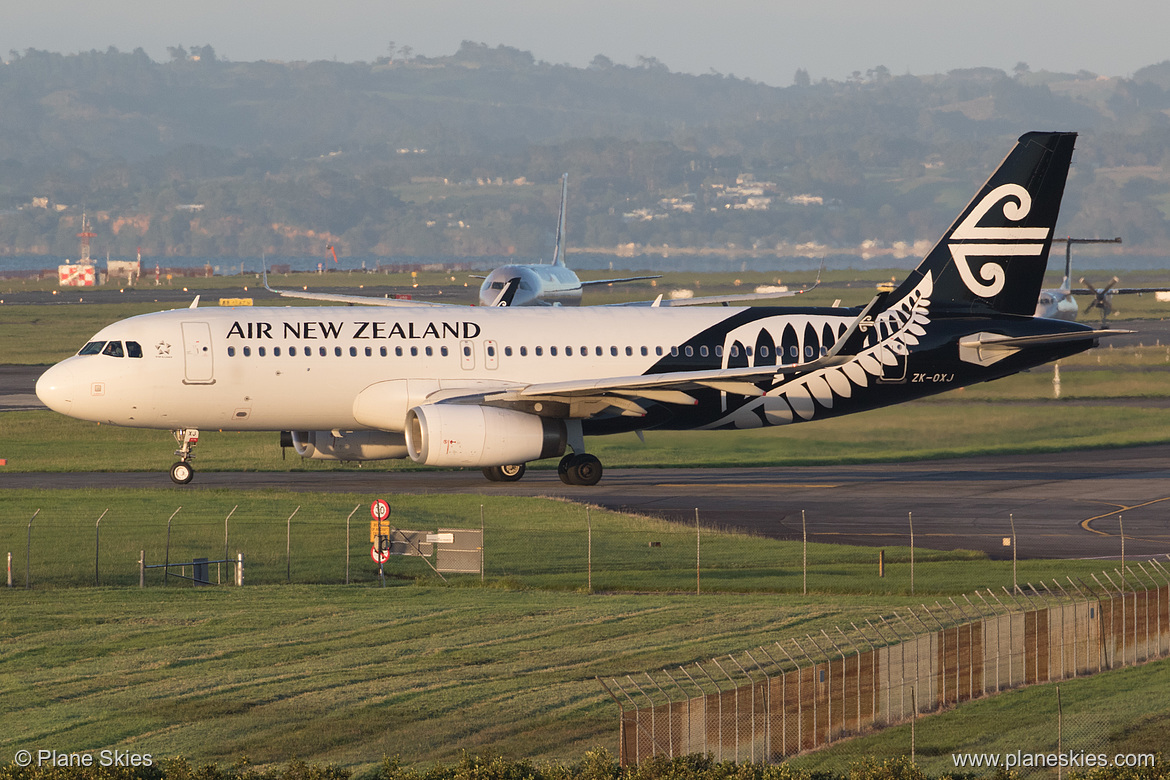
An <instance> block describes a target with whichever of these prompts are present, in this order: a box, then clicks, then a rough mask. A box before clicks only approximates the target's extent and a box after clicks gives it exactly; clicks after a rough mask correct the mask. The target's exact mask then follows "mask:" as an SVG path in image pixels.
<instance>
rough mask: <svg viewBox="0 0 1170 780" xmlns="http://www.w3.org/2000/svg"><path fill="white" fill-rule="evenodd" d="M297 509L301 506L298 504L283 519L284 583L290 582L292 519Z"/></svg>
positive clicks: (299, 509)
mask: <svg viewBox="0 0 1170 780" xmlns="http://www.w3.org/2000/svg"><path fill="white" fill-rule="evenodd" d="M299 511H301V508H300V507H299V506H298V507H297V508H296V509H294V510H293V513H292V514H291V515H289V516H288V520H287V521H285V533H284V564H285V573H284V581H285V583H292V519H293V518H294V517H296V514H297V512H299Z"/></svg>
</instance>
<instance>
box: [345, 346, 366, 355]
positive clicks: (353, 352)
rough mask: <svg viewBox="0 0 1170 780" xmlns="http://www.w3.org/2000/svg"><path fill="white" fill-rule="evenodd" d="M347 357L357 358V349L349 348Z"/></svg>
mask: <svg viewBox="0 0 1170 780" xmlns="http://www.w3.org/2000/svg"><path fill="white" fill-rule="evenodd" d="M366 349H369V347H366ZM349 356H350V357H357V347H350V348H349Z"/></svg>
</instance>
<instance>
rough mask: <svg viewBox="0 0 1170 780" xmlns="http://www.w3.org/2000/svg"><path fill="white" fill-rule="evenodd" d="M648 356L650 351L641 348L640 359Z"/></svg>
mask: <svg viewBox="0 0 1170 780" xmlns="http://www.w3.org/2000/svg"><path fill="white" fill-rule="evenodd" d="M649 354H650V350H648V349H646V348H645V347H642V357H646V356H648V355H649Z"/></svg>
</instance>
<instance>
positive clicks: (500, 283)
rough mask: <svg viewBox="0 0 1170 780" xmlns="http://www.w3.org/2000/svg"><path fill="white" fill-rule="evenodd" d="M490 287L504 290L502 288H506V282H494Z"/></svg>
mask: <svg viewBox="0 0 1170 780" xmlns="http://www.w3.org/2000/svg"><path fill="white" fill-rule="evenodd" d="M489 289H492V290H502V289H504V283H503V282H492V283H491V286H490V287H489Z"/></svg>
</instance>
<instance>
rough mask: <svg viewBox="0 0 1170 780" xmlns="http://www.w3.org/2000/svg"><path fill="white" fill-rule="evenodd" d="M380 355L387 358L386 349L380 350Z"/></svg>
mask: <svg viewBox="0 0 1170 780" xmlns="http://www.w3.org/2000/svg"><path fill="white" fill-rule="evenodd" d="M378 354H380V355H381V356H382V357H386V348H385V347H382V348H381V349H379V350H378Z"/></svg>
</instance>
